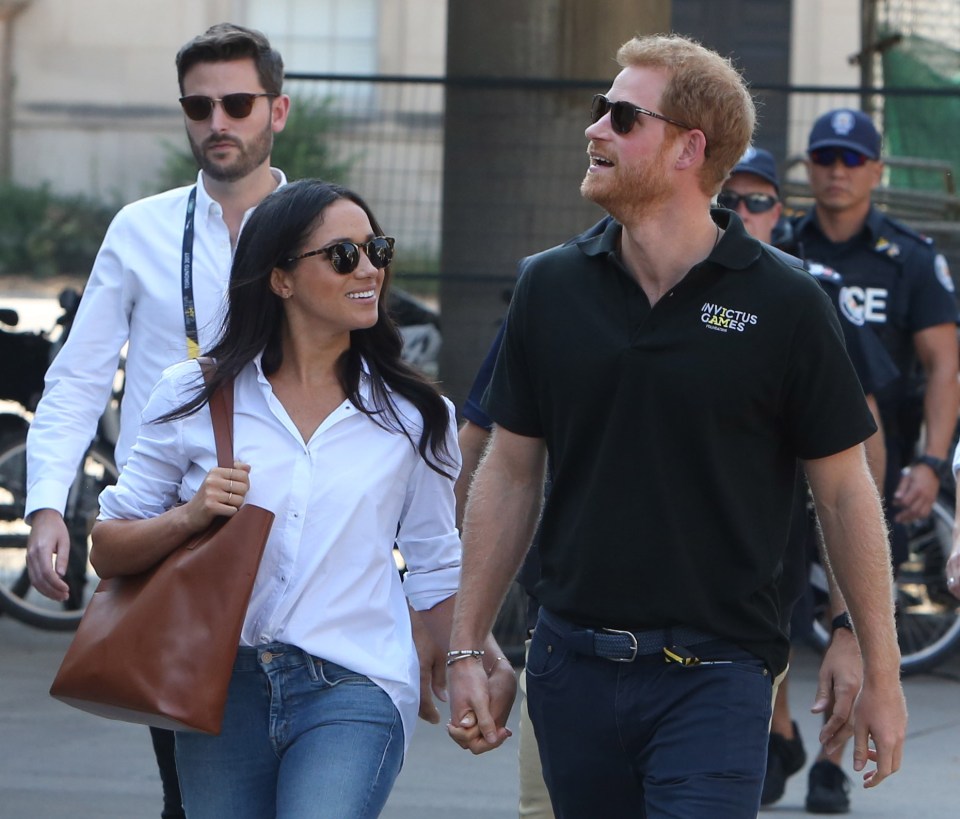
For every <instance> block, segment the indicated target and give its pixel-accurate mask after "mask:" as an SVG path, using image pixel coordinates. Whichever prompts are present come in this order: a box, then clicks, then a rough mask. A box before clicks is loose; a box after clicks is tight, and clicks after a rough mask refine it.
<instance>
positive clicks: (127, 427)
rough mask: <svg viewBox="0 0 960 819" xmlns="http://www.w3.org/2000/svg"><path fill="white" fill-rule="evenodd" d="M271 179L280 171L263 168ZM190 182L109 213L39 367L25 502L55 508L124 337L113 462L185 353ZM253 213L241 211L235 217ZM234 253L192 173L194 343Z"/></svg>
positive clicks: (209, 339)
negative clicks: (66, 331) (45, 365)
mask: <svg viewBox="0 0 960 819" xmlns="http://www.w3.org/2000/svg"><path fill="white" fill-rule="evenodd" d="M272 172H273V175H274V177H275V178H276V180H277V183H278V184H279V185H283V184H285V183H286V177H284V175H283V173H282V172H280V171H279V170H277V169H275V168H274V169H272ZM192 187H193V186H186V187H183V188H176V189H174V190H170V191H166V192H164V193H161V194H157V195H156V196H150V197H148V198H146V199H141V200H139V201H138V202H133V203H132V204H129V205H127V206H126V207H124V208H123V209H122V210H121V211H120V212H119V213H118V214H117V215H116V217H114V219H113V222H112V223H111V224H110V227H109V229H108V230H107V234H106V236H105V237H104V240H103V244H102V245H101V247H100V252H99V253H98V254H97V259H96V261H95V262H94V266H93V270H92V272H91V273H90V278H89V281H88V282H87V285H86V287H85V288H84V292H83V299H82V300H81V302H80V309H79V311H78V313H77V317H76V320H75V321H74V324H73V328H72V329H71V331H70V336H69V338H68V339H67V342H66V344H65V345H64V346H63V348H62V349H61V350H60V352H59V354H58V355H57V357H56V359H55V360H54V362H53V364H52V365H51V366H50V369H49V370H48V371H47V375H46V388H45V389H44V394H43V399H42V400H41V401H40V404H39V406H38V407H37V412H36V415H35V416H34V419H33V422H32V423H31V425H30V432H29V434H28V438H27V508H26V513H27V514H28V515H29V514H31V513H32V512H34V511H36V510H37V509H47V508H49V509H56V510H58V511H60V512H63V510H64V507H65V505H66V499H67V494H68V493H69V491H70V486H71V484H72V483H73V479H74V476H75V475H76V470H77V466H78V465H79V463H80V459H81V458H82V457H83V453H84V452H85V451H86V449H87V447H88V446H89V445H90V440H91V439H92V438H93V435H94V432H95V431H96V429H97V420H98V419H99V417H100V414H101V413H102V412H103V408H104V407H105V406H106V405H107V400H108V399H109V397H110V391H111V389H112V387H113V380H114V376H115V375H116V372H117V365H118V362H119V357H120V350H121V349H122V347H123V345H124V344H126V343H127V341H129V342H130V345H129V349H128V352H127V363H126V383H125V388H124V396H123V404H122V408H121V414H120V436H119V440H118V441H117V446H116V451H115V457H116V460H117V465H118V466H120V467H121V468H122V467H123V464H124V463H125V462H126V460H127V457H128V456H129V454H130V448H131V447H132V446H133V442H134V440H136V437H137V429H138V428H139V426H140V412H141V410H142V409H143V406H144V404H146V402H147V398H148V396H149V395H150V390H151V389H152V388H153V385H154V384H155V383H156V382H157V379H158V378H159V377H160V373H161V372H163V370H164V369H165V368H166V367H169V366H170V365H171V364H174V363H175V362H177V361H181V360H183V359H184V358H186V357H187V343H186V331H185V329H184V318H183V295H182V289H181V286H180V274H181V267H182V264H181V260H182V257H181V254H182V249H183V227H184V220H185V218H186V213H187V197H188V196H189V193H190V190H191V189H192ZM252 212H253V209H252V208H251V209H250V210H249V211H247V213H246V214H245V215H244V223H246V220H247V218H248V217H249V216H250V214H251V213H252ZM232 261H233V251H232V248H231V246H230V231H229V228H228V227H227V224H226V222H224V221H223V209H222V208H221V207H220V204H219V203H218V202H216V201H214V200H213V199H212V198H211V197H210V195H209V194H208V193H207V191H206V189H205V187H204V186H203V174H202V173H201V174H200V175H199V176H198V177H197V205H196V211H195V217H194V239H193V295H194V304H195V308H196V315H197V328H198V332H199V337H200V349H201V350H203V349H208V348H209V347H211V346H213V342H214V341H215V340H216V338H217V336H218V334H219V330H220V322H221V320H222V308H223V306H224V303H225V300H224V294H225V293H226V292H227V284H228V283H229V281H230V266H231V264H232Z"/></svg>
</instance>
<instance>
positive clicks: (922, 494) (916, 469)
mask: <svg viewBox="0 0 960 819" xmlns="http://www.w3.org/2000/svg"><path fill="white" fill-rule="evenodd" d="M939 491H940V479H939V478H938V477H937V476H936V474H934V471H933V470H932V469H931V468H930V467H929V466H927V465H926V464H914V465H913V466H911V467H908V468H907V469H905V470H904V471H903V474H902V475H901V476H900V483H899V484H898V485H897V491H896V492H895V493H894V495H893V503H894V506H895V507H896V508H897V509H898V510H899V511H898V512H897V515H896V517H895V518H894V520H896V522H897V523H912V522H913V521H916V520H923V519H924V518H928V517H930V511H931V510H932V509H933V502H934V501H935V500H936V499H937V493H938V492H939Z"/></svg>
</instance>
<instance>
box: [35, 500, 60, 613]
mask: <svg viewBox="0 0 960 819" xmlns="http://www.w3.org/2000/svg"><path fill="white" fill-rule="evenodd" d="M54 555H56V564H54ZM69 559H70V533H69V532H68V531H67V524H66V523H64V522H63V515H61V514H60V513H59V512H58V511H57V510H56V509H38V510H37V511H36V512H34V513H33V516H32V517H31V521H30V535H29V537H28V538H27V571H28V572H29V574H30V582H31V583H33V585H34V586H35V587H36V589H37V591H38V592H40V593H41V594H43V595H46V596H47V597H49V598H50V599H51V600H59V601H60V602H63V601H64V600H66V599H67V597H68V596H69V594H70V587H69V586H67V584H66V583H65V582H64V580H63V576H64V575H65V574H66V573H67V561H68V560H69Z"/></svg>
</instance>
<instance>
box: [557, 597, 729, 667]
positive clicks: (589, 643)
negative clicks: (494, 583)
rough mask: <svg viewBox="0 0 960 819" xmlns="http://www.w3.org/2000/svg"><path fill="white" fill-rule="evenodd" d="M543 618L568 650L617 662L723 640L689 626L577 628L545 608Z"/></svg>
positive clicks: (626, 661) (629, 661) (627, 661)
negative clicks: (665, 650)
mask: <svg viewBox="0 0 960 819" xmlns="http://www.w3.org/2000/svg"><path fill="white" fill-rule="evenodd" d="M539 616H540V619H541V620H542V621H543V623H544V625H546V626H547V628H549V629H550V630H551V631H552V632H554V633H555V634H556V635H557V636H558V637H559V641H560V642H561V643H562V645H563V646H564V648H567V649H569V650H570V651H574V652H576V653H577V654H583V655H585V656H587V657H602V658H603V659H605V660H612V661H613V662H617V663H632V662H633V661H634V660H635V659H637V657H645V656H649V655H651V654H660V653H661V652H662V651H663V649H664V648H673V647H675V646H684V647H686V646H693V645H698V644H699V643H706V642H709V641H710V640H718V639H720V638H719V637H717V635H716V634H710V633H709V632H706V631H700V629H695V628H689V627H687V626H676V627H674V628H655V629H648V630H645V631H623V630H622V629H616V628H600V629H592V628H585V627H583V626H577V625H574V624H573V623H570V622H568V621H566V620H564V619H563V618H562V617H559V616H557V615H556V614H554V613H553V612H551V611H547V610H546V609H544V608H541V609H540V615H539Z"/></svg>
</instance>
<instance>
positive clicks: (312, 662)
mask: <svg viewBox="0 0 960 819" xmlns="http://www.w3.org/2000/svg"><path fill="white" fill-rule="evenodd" d="M300 653H301V654H303V661H304V662H305V663H306V664H307V673H308V674H309V675H310V679H311V680H313V681H314V682H320V674H319V673H318V672H317V663H319V662H321V660H318V659H317V658H316V657H314V656H313V655H311V654H308V653H307V652H306V651H304V650H303V649H300Z"/></svg>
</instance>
